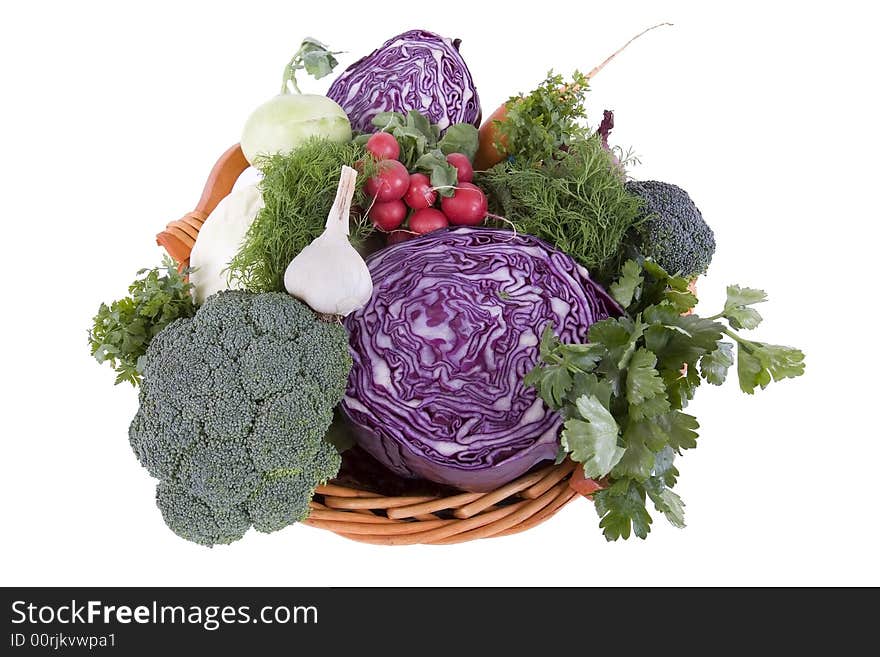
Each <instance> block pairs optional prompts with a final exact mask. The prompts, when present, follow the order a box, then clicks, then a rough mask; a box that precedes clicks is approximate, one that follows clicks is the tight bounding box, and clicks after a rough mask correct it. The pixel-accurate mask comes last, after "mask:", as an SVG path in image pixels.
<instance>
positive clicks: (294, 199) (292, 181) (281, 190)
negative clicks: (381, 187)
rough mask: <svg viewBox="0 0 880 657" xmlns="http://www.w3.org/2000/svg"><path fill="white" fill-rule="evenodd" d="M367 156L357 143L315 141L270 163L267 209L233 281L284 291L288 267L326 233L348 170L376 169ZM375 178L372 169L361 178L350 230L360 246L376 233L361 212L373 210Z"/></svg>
mask: <svg viewBox="0 0 880 657" xmlns="http://www.w3.org/2000/svg"><path fill="white" fill-rule="evenodd" d="M365 154H366V153H365V151H364V149H363V147H361V146H358V145H356V144H354V143H345V144H339V143H335V142H331V141H328V140H326V139H312V140H309V141H308V142H307V143H305V144H304V145H302V146H300V147H298V148H297V149H296V150H294V151H292V152H291V153H285V154H280V155H272V156H269V157H267V158H264V159H263V160H262V161H261V162H260V168H261V169H262V170H263V180H262V181H261V183H260V190H261V191H262V193H263V201H264V203H265V207H264V208H263V209H262V210H260V212H259V213H258V214H257V217H256V218H255V219H254V222H253V223H252V224H251V227H250V229H249V230H248V233H247V235H246V236H245V239H244V243H243V244H242V247H241V249H239V252H238V254H237V255H236V256H235V257H234V258H233V259H232V262H231V263H230V265H229V275H230V278H231V279H233V280H237V281H239V282H241V283H242V284H243V285H244V287H245V288H246V289H248V290H251V291H253V292H277V291H281V290H283V289H284V271H285V269H287V265H288V264H290V261H291V260H293V258H294V256H296V255H297V254H298V253H299V252H300V251H302V250H303V248H305V247H306V246H307V245H308V244H309V243H311V241H312V240H314V239H315V238H316V237H318V236H319V235H320V234H321V233H322V232H324V226H325V223H326V221H327V214H328V213H329V212H330V208H331V206H332V205H333V199H334V198H335V197H336V187H337V185H338V184H339V173H340V171H341V169H342V166H343V165H348V166H354V165H355V164H356V163H357V162H364V163H365V164H364V166H366V167H367V168H371V167H372V165H371V161H370V160H369V158H367V157H365ZM362 168H363V167H362ZM370 175H372V171H371V170H366V171H364V172H363V173H362V174H360V175H358V181H357V191H356V193H355V198H354V202H353V210H352V215H351V227H350V230H351V236H350V237H351V241H352V243H353V244H354V245H355V246H357V245H358V244H359V243H360V242H361V241H362V240H364V239H365V238H366V237H367V236H368V235H369V234H370V232H372V224H371V222H370V221H369V219H367V217H366V215H365V212H363V211H362V210H360V209H358V208H366V207H368V202H367V198H366V196H365V195H364V193H363V185H364V183H365V182H366V179H367V178H368V177H369V176H370Z"/></svg>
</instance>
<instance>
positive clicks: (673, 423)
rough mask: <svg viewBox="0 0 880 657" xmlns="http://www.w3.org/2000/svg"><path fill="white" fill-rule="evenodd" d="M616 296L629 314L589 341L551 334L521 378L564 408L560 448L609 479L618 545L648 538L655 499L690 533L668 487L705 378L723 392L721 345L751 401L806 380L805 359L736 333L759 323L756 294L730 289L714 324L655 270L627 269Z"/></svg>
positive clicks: (601, 497) (606, 503)
mask: <svg viewBox="0 0 880 657" xmlns="http://www.w3.org/2000/svg"><path fill="white" fill-rule="evenodd" d="M611 290H612V293H613V294H614V296H615V298H616V299H617V300H618V301H619V302H620V303H621V304H622V305H625V306H626V307H627V312H626V314H624V316H622V317H617V318H609V319H605V320H602V321H600V322H596V323H595V324H593V326H591V327H590V331H589V340H590V342H589V343H588V344H562V343H561V342H560V341H559V340H558V339H557V338H556V336H555V335H554V333H553V329H552V326H550V325H548V326H546V327H545V328H544V330H543V332H542V335H541V343H540V352H541V359H542V360H543V364H542V365H539V366H538V367H536V368H534V369H533V370H531V371H530V372H529V373H528V374H527V375H526V377H525V379H524V381H525V383H526V384H527V385H530V386H534V387H535V388H536V389H537V391H538V394H539V395H540V396H541V398H542V399H544V401H545V402H546V403H547V404H548V405H549V406H550V407H552V408H555V409H561V410H562V411H563V413H564V416H565V418H566V421H565V425H564V429H563V432H562V440H561V444H562V448H563V450H564V451H565V452H567V453H568V454H569V456H570V457H571V458H572V460H574V461H577V462H579V463H582V464H583V467H584V473H585V475H586V476H588V477H592V478H593V479H602V478H607V479H608V481H609V482H610V485H609V486H608V487H607V488H605V489H604V490H601V491H599V492H597V493H596V494H595V496H594V499H595V502H596V511H597V512H598V514H599V517H600V518H601V521H600V523H599V524H600V526H601V528H602V529H603V531H604V534H605V537H606V538H607V539H608V540H611V541H613V540H617V539H618V538H628V537H629V536H630V535H631V534H635V535H636V536H638V537H640V538H645V537H646V536H647V534H648V532H649V531H650V528H651V522H652V520H651V515H650V513H649V512H648V510H647V508H646V502H647V500H648V499H650V500H651V502H652V503H653V505H654V508H655V509H656V510H657V511H658V512H660V513H662V514H663V515H664V516H666V518H667V520H669V522H670V523H672V524H673V525H674V526H676V527H682V526H684V503H683V502H682V501H681V498H679V496H678V495H677V494H676V493H674V492H673V491H672V490H671V488H672V487H673V486H674V485H675V483H676V480H677V478H678V470H677V469H676V468H675V466H674V460H675V457H676V455H678V454H681V452H682V451H684V450H686V449H693V448H694V447H696V446H697V438H698V434H697V430H698V429H699V423H698V422H697V418H695V417H694V416H693V415H689V414H687V413H685V412H684V410H683V409H684V408H685V407H686V406H687V403H688V401H689V400H690V399H692V398H693V396H694V393H695V391H696V389H697V388H698V387H699V385H700V383H701V382H702V381H703V380H705V381H707V382H709V383H711V384H713V385H721V384H722V383H723V382H724V380H725V379H726V377H727V371H728V369H729V368H730V367H732V366H733V364H734V351H733V345H732V344H731V343H730V342H727V341H724V340H723V338H724V337H725V336H727V337H730V338H732V339H733V341H734V343H735V344H736V345H737V372H738V375H739V381H740V387H741V389H742V390H743V391H744V392H747V393H752V392H754V390H755V388H756V387H758V386H760V387H762V388H763V387H765V386H766V385H767V384H768V383H770V381H771V380H779V379H783V378H788V377H794V376H799V375H800V374H803V371H804V363H803V359H804V355H803V353H802V352H801V351H799V350H797V349H793V348H790V347H779V346H775V345H768V344H766V343H763V342H754V341H751V340H746V339H745V338H743V337H741V336H740V335H739V334H737V333H736V332H735V331H734V330H733V329H734V328H738V327H749V326H752V325H755V326H756V325H757V323H756V320H755V314H753V313H752V312H751V311H752V309H751V308H750V306H751V305H752V304H755V303H759V302H762V301H765V300H766V295H765V294H764V293H763V292H762V291H760V290H753V289H750V288H741V287H738V286H730V287H729V288H728V299H727V303H726V304H725V306H724V310H722V311H721V312H720V313H718V314H717V315H713V316H711V317H709V318H702V317H699V316H697V315H693V314H690V315H685V316H683V315H682V312H683V311H685V310H688V309H689V308H690V306H692V305H694V304H696V301H697V299H696V296H695V295H694V294H693V292H691V291H689V290H688V289H687V281H686V280H685V279H683V278H681V277H677V276H671V275H669V274H668V273H667V272H665V271H664V270H663V269H662V268H661V267H659V266H657V265H656V263H653V262H650V261H645V262H643V263H641V264H639V263H638V262H636V261H628V262H627V263H625V264H624V266H623V268H622V275H621V277H620V278H619V279H618V280H617V281H616V282H615V283H614V284H613V285H612V286H611ZM686 304H689V305H687V306H686ZM721 319H725V320H727V322H728V324H729V325H730V326H725V325H724V324H723V323H721V322H720V321H718V320H721ZM731 327H732V328H731Z"/></svg>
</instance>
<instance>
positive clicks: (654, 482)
mask: <svg viewBox="0 0 880 657" xmlns="http://www.w3.org/2000/svg"><path fill="white" fill-rule="evenodd" d="M645 491H646V492H647V493H648V497H650V498H651V501H652V502H654V508H656V509H657V510H658V511H659V512H660V513H662V514H663V515H664V516H666V519H667V520H668V521H669V523H670V524H671V525H672V526H673V527H678V528H679V529H681V528H682V527H684V502H682V501H681V498H680V497H679V496H678V494H677V493H675V492H673V491H672V490H670V489H669V488H667V487H666V486H665V485H664V484H663V482H662V481H661V480H660V479H657V478H655V477H652V478H651V479H649V480H648V481H647V482H646V483H645Z"/></svg>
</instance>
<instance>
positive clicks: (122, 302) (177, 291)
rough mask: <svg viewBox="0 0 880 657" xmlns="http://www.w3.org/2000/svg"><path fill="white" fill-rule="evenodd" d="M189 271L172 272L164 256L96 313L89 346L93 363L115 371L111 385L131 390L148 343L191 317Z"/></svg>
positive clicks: (174, 268)
mask: <svg viewBox="0 0 880 657" xmlns="http://www.w3.org/2000/svg"><path fill="white" fill-rule="evenodd" d="M190 271H191V270H190V269H184V270H183V271H178V268H177V264H176V263H175V262H174V261H173V260H172V259H171V258H169V257H168V256H165V257H164V258H163V259H162V266H161V267H156V268H154V269H141V270H140V271H138V273H137V275H138V278H137V279H135V281H134V282H133V283H132V284H131V285H129V286H128V296H127V297H124V298H122V299H118V300H117V301H114V302H112V303H111V304H110V305H109V306H108V305H107V304H105V303H102V304H101V306H100V308H98V314H97V315H95V316H94V318H93V319H92V329H91V330H90V331H89V346H90V347H91V353H92V356H94V358H95V360H97V361H98V362H99V363H104V362H107V363H110V365H111V366H112V367H113V369H114V370H115V371H116V372H117V376H116V383H117V384H119V383H122V382H123V381H128V382H129V383H131V384H132V385H133V386H137V385H138V384H139V383H140V380H141V366H142V363H143V356H144V354H146V353H147V347H148V346H149V344H150V340H152V339H153V337H154V336H155V335H156V334H157V333H158V332H159V331H161V330H162V329H163V328H165V327H166V326H168V324H170V323H171V322H173V321H174V320H176V319H178V318H180V317H192V316H193V315H194V314H195V306H194V305H193V300H192V295H191V293H190V290H191V289H192V285H190V284H189V283H188V282H187V281H186V276H187V275H188V274H189V273H190Z"/></svg>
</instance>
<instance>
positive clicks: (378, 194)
mask: <svg viewBox="0 0 880 657" xmlns="http://www.w3.org/2000/svg"><path fill="white" fill-rule="evenodd" d="M378 168H379V173H377V174H376V175H375V176H373V177H372V178H370V179H369V180H367V184H366V185H364V190H365V191H366V192H367V194H369V195H370V196H374V197H375V198H376V201H377V202H378V203H387V202H388V201H397V200H399V199H401V198H403V195H404V194H406V190H407V189H408V188H409V171H407V170H406V167H405V166H403V165H402V164H401V163H400V162H398V161H397V160H380V161H379V164H378Z"/></svg>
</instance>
